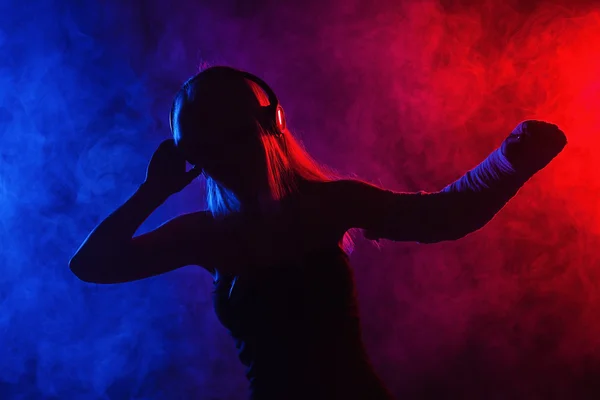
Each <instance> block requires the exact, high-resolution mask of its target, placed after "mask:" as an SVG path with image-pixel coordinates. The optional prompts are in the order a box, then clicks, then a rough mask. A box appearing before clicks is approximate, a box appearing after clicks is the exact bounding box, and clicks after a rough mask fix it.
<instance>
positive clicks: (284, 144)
mask: <svg viewBox="0 0 600 400" xmlns="http://www.w3.org/2000/svg"><path fill="white" fill-rule="evenodd" d="M208 69H210V68H208ZM200 74H202V72H200ZM193 79H194V78H191V79H190V80H188V82H186V84H184V87H183V88H182V91H180V92H179V94H178V96H177V97H176V99H175V101H177V100H178V98H179V97H180V96H181V95H184V96H185V95H187V96H185V97H188V96H189V97H195V96H193V95H191V94H192V93H190V91H194V90H195V88H194V87H193V86H194V84H193V83H192V81H193ZM244 82H245V84H246V85H248V87H249V88H250V89H251V90H252V92H253V94H254V96H255V98H256V100H257V102H258V105H260V106H267V105H269V98H268V96H267V94H266V93H265V92H264V91H263V90H262V88H261V87H260V86H259V85H258V84H257V83H255V82H253V81H250V80H248V79H244ZM184 91H185V92H187V93H185V94H184V93H182V92H184ZM190 95H191V96H190ZM185 97H184V98H185ZM254 123H255V124H256V127H257V132H258V135H259V138H260V140H261V143H262V147H263V149H264V155H265V161H266V169H267V178H268V184H269V189H270V192H271V196H272V198H273V199H274V200H281V199H283V198H285V197H286V196H288V195H290V194H293V193H294V192H296V191H297V190H298V185H299V183H300V182H301V181H309V182H330V181H333V180H336V179H339V178H340V176H339V175H338V174H337V173H335V172H334V171H333V170H332V169H330V168H328V167H326V166H324V165H322V164H320V163H318V162H317V161H316V160H315V159H314V158H313V157H312V156H311V155H310V154H309V153H308V152H307V151H306V149H305V148H304V146H303V144H302V143H301V142H300V141H299V140H298V139H297V138H296V137H295V136H294V135H293V134H292V133H291V132H290V130H289V129H288V128H287V127H286V128H285V129H284V130H283V131H282V132H281V133H282V135H280V136H277V135H276V134H275V133H276V132H275V131H274V130H275V129H276V127H275V126H263V125H262V124H261V123H260V122H259V120H258V118H256V119H255V121H254ZM203 175H204V177H205V179H206V205H207V208H208V210H209V211H210V212H211V213H212V215H213V216H214V217H221V216H224V215H227V214H229V213H232V212H236V211H239V209H240V202H239V200H238V199H237V198H236V196H235V194H234V193H233V192H231V191H230V190H228V189H227V188H226V187H224V186H223V185H222V184H220V183H219V182H218V181H217V180H215V179H213V178H212V177H211V176H210V175H208V174H206V173H204V174H203ZM353 247H354V245H353V240H352V237H351V235H350V234H349V233H346V234H345V235H344V238H343V240H342V248H343V249H344V251H345V252H346V253H348V254H350V253H351V252H352V249H353Z"/></svg>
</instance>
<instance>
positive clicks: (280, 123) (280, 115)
mask: <svg viewBox="0 0 600 400" xmlns="http://www.w3.org/2000/svg"><path fill="white" fill-rule="evenodd" d="M275 125H276V126H277V130H278V131H279V133H280V134H283V132H285V128H286V127H287V123H286V120H285V112H284V111H283V107H281V106H279V105H278V106H277V109H276V110H275Z"/></svg>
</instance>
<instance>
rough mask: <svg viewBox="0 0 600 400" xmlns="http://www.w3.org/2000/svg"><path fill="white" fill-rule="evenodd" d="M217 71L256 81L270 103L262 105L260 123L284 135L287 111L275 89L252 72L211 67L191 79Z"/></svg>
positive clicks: (170, 120)
mask: <svg viewBox="0 0 600 400" xmlns="http://www.w3.org/2000/svg"><path fill="white" fill-rule="evenodd" d="M215 72H216V73H219V74H224V75H227V74H229V75H231V76H232V77H233V76H238V77H242V78H245V79H248V80H249V81H252V82H254V83H256V84H257V85H258V86H259V87H260V88H261V89H262V90H263V91H264V92H265V93H266V94H267V97H268V99H269V105H267V106H261V107H260V112H259V115H258V116H257V117H258V119H259V123H260V124H261V126H262V127H265V128H274V129H270V130H269V132H273V134H274V136H278V137H281V136H283V132H284V131H285V128H286V120H285V112H284V111H283V107H281V105H280V104H279V100H278V99H277V96H276V95H275V92H274V91H273V89H271V87H270V86H269V85H267V83H266V82H265V81H263V80H262V79H261V78H259V77H258V76H256V75H254V74H251V73H250V72H246V71H242V70H239V69H235V68H232V67H226V66H215V67H209V68H207V69H206V70H204V71H202V72H200V73H199V74H197V75H196V76H195V77H193V78H191V79H190V81H193V80H196V79H197V78H200V77H203V76H205V74H206V73H209V74H212V73H215ZM190 81H188V82H190ZM174 111H175V110H174V107H172V108H171V113H170V114H169V125H170V126H171V130H173V113H174Z"/></svg>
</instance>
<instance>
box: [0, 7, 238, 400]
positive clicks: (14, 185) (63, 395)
mask: <svg viewBox="0 0 600 400" xmlns="http://www.w3.org/2000/svg"><path fill="white" fill-rule="evenodd" d="M143 11H144V10H143V8H140V7H136V6H135V5H132V6H127V5H121V4H119V5H116V2H114V4H111V3H107V2H73V3H72V4H69V3H68V2H60V1H41V2H38V3H37V4H32V2H28V1H22V2H12V1H11V2H6V1H4V2H2V3H0V54H1V56H0V57H1V58H0V88H1V90H0V142H1V148H0V155H1V157H0V239H1V242H0V246H1V247H0V264H1V265H2V266H3V268H2V275H1V277H0V304H1V307H2V308H1V314H0V343H2V348H1V350H0V398H1V399H166V398H169V399H177V398H211V397H214V396H217V394H215V393H218V396H217V397H216V398H224V399H226V398H239V393H244V389H245V386H244V385H245V382H244V380H243V379H244V378H243V371H240V369H241V368H240V367H239V366H238V364H237V362H236V360H235V356H234V353H233V346H232V344H231V343H230V342H229V341H227V339H228V338H227V336H226V335H223V334H224V331H223V330H222V328H221V327H220V325H218V323H217V321H216V318H215V317H214V316H213V314H212V312H211V309H210V302H209V300H210V296H209V294H210V279H209V278H210V277H209V276H208V274H203V273H201V272H200V271H198V270H195V269H193V268H188V269H183V270H181V271H177V272H175V273H173V274H171V275H170V276H164V277H159V278H156V279H148V280H145V281H141V282H136V283H132V284H129V285H123V286H95V285H88V284H84V283H82V282H80V281H78V280H77V279H76V278H75V277H74V276H72V275H71V273H70V271H69V270H68V268H67V263H68V259H69V258H70V256H71V255H72V254H73V253H74V251H75V250H76V249H77V247H78V246H79V244H80V243H81V241H82V240H83V238H85V236H86V235H87V233H88V232H89V230H90V229H92V228H93V227H94V226H95V225H96V224H97V223H98V222H99V221H100V220H101V219H102V218H104V217H105V216H106V215H108V214H109V213H110V212H111V211H112V210H113V209H114V208H115V207H117V206H118V205H119V204H120V203H122V202H123V201H124V200H125V199H126V198H127V196H129V195H130V194H131V193H132V192H133V191H134V190H135V188H136V186H137V185H138V184H139V183H140V182H141V181H142V179H143V177H144V172H145V167H146V163H147V161H148V159H149V157H150V155H151V154H152V152H153V150H154V149H155V147H156V146H157V144H158V143H159V142H160V141H161V140H162V139H164V138H166V137H167V135H168V134H169V132H168V128H167V126H166V118H165V117H166V112H167V111H166V110H168V104H169V101H170V96H171V95H172V94H173V93H174V92H175V90H176V89H177V85H178V84H179V82H180V81H182V80H183V78H184V77H185V74H191V73H193V68H194V65H195V64H194V60H186V59H182V60H179V61H180V64H179V66H180V67H182V72H181V73H179V74H177V73H173V74H171V75H170V76H169V77H167V78H165V80H164V81H163V82H156V81H152V82H151V81H150V80H149V79H148V77H149V76H152V74H154V73H156V70H158V69H159V68H164V69H167V68H171V67H173V64H172V66H171V67H169V66H168V65H167V66H164V65H163V66H161V67H156V66H153V65H152V63H153V62H156V60H154V59H153V57H155V56H156V54H157V50H156V49H155V48H152V47H150V48H148V46H153V45H154V46H156V42H155V43H152V41H150V42H149V43H147V42H148V34H147V33H146V32H145V29H148V28H149V27H148V26H146V25H145V24H149V22H148V21H147V20H145V19H144V18H145V17H144V15H143ZM154 33H160V30H159V31H158V32H154ZM177 48H178V44H177V43H176V42H175V43H173V47H172V48H169V51H173V49H177ZM192 54H194V53H192ZM175 56H177V55H175ZM166 64H168V61H167V62H166ZM195 185H196V186H195V187H192V188H190V189H189V190H187V191H186V193H185V194H182V195H181V196H179V197H176V198H174V199H172V200H171V201H170V202H169V203H167V204H165V206H164V207H162V208H161V209H160V210H158V211H157V213H156V214H155V215H153V216H152V217H151V218H150V219H149V220H148V221H147V223H146V224H145V225H144V226H143V227H142V231H145V230H148V229H150V228H153V227H156V226H157V225H158V224H160V223H161V222H163V221H164V220H165V219H166V218H170V217H172V216H173V215H175V214H177V213H179V212H181V211H182V210H184V211H185V209H186V207H188V206H186V204H187V205H189V207H191V208H195V207H201V206H202V203H201V201H200V200H199V199H200V198H201V196H200V195H201V189H200V188H199V187H197V184H195ZM186 282H189V283H187V284H186ZM213 336H215V337H221V336H222V337H223V339H214V338H213ZM207 343H208V344H209V345H207ZM220 344H222V346H220ZM223 360H227V361H223ZM224 371H227V373H226V374H225V373H223V372H224ZM230 371H234V373H232V372H230ZM232 374H233V375H234V377H230V375H232ZM236 377H238V378H237V381H236ZM225 378H227V382H225V381H224V380H225ZM211 390H212V391H213V392H214V393H212V394H211V392H210V391H211ZM207 391H208V393H207ZM229 391H230V392H231V393H229ZM236 392H237V393H238V395H237V397H229V396H230V395H235V394H236ZM207 394H208V396H207Z"/></svg>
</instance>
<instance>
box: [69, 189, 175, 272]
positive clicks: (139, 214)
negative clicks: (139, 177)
mask: <svg viewBox="0 0 600 400" xmlns="http://www.w3.org/2000/svg"><path fill="white" fill-rule="evenodd" d="M165 200H166V197H165V196H163V195H160V194H158V193H157V192H156V191H154V190H152V189H151V188H149V187H148V186H147V185H146V184H142V185H140V186H139V187H138V189H137V190H136V191H135V193H134V194H133V195H132V196H131V197H130V198H129V199H128V200H127V201H126V202H125V203H124V204H123V205H121V206H120V207H119V208H117V209H116V210H115V211H114V212H112V213H111V214H110V215H109V216H108V217H107V218H106V219H104V220H103V221H102V222H101V223H100V224H98V226H96V228H94V230H93V231H92V232H91V233H90V234H89V235H88V237H87V238H86V239H85V241H84V242H83V244H82V245H81V246H80V248H79V249H78V250H77V252H76V253H75V255H74V256H73V258H72V259H71V267H73V266H76V265H77V264H88V263H90V262H92V261H93V262H96V261H101V260H109V259H110V257H113V256H114V255H116V254H117V253H118V252H119V251H120V249H122V247H123V246H124V245H127V243H129V241H130V240H131V238H132V237H133V235H134V234H135V232H136V231H137V230H138V229H139V227H140V226H141V225H142V223H143V222H144V221H145V220H146V219H147V218H148V217H149V216H150V215H151V214H152V213H153V212H154V211H155V210H156V209H157V208H158V207H159V206H160V205H161V204H162V203H164V201H165Z"/></svg>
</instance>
